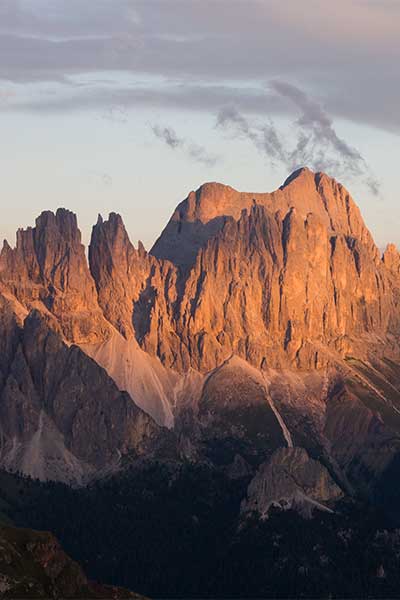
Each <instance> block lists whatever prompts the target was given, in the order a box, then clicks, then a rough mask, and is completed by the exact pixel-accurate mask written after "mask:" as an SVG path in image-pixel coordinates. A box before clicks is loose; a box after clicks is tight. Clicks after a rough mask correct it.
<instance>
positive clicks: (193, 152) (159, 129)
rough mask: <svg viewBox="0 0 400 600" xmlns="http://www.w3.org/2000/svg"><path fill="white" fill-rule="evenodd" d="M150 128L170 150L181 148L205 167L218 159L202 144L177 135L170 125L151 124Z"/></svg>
mask: <svg viewBox="0 0 400 600" xmlns="http://www.w3.org/2000/svg"><path fill="white" fill-rule="evenodd" d="M151 129H152V131H153V133H154V135H155V136H156V137H157V138H158V139H159V140H161V141H162V142H164V144H166V145H167V146H169V148H171V149H172V150H181V151H182V152H183V153H184V154H186V156H188V157H189V158H190V159H192V160H194V161H195V162H199V163H201V164H203V165H205V166H206V167H213V166H215V164H216V163H217V161H218V157H217V156H215V155H213V154H209V153H208V152H207V149H206V148H204V146H201V145H199V144H196V143H195V142H193V141H191V140H189V139H186V138H183V137H179V136H178V135H177V134H176V132H175V130H174V129H173V128H172V127H166V126H161V125H157V124H156V125H151Z"/></svg>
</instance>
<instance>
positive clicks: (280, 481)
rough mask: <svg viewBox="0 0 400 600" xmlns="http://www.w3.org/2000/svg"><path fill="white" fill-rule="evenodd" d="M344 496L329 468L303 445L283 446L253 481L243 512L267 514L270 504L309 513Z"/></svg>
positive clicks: (325, 508)
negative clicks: (314, 457) (298, 446)
mask: <svg viewBox="0 0 400 600" xmlns="http://www.w3.org/2000/svg"><path fill="white" fill-rule="evenodd" d="M342 496H343V492H342V490H341V489H340V488H339V487H338V486H337V485H336V484H335V482H334V481H333V480H332V478H331V477H330V475H329V473H328V471H327V470H326V469H325V467H323V466H322V465H321V464H320V463H319V462H318V461H316V460H313V459H311V458H309V456H308V454H307V452H306V451H305V450H304V449H303V448H280V449H279V450H276V452H275V453H274V454H273V456H272V457H271V458H270V459H269V460H268V461H266V462H265V463H263V464H262V465H261V466H260V468H259V470H258V471H257V473H256V475H255V477H254V478H253V479H252V481H251V482H250V485H249V488H248V491H247V500H246V501H244V502H243V504H242V512H243V513H249V512H256V513H258V514H259V515H260V516H261V517H262V518H265V517H267V516H268V511H269V509H270V508H271V506H273V505H274V506H281V507H283V508H297V509H298V510H300V511H301V512H302V513H303V514H305V515H306V516H308V515H310V513H312V511H313V510H314V509H318V510H329V509H328V508H327V507H326V506H325V503H327V502H336V501H337V500H339V499H340V498H341V497H342Z"/></svg>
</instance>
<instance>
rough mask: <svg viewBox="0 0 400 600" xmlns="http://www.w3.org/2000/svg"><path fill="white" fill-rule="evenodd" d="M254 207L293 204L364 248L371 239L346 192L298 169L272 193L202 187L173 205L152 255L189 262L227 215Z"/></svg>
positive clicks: (283, 210) (274, 208) (280, 208)
mask: <svg viewBox="0 0 400 600" xmlns="http://www.w3.org/2000/svg"><path fill="white" fill-rule="evenodd" d="M254 204H257V205H259V206H263V207H264V208H266V209H268V210H269V211H270V212H272V213H275V212H278V211H280V212H281V213H282V214H284V215H285V214H286V213H287V212H288V211H289V210H290V209H291V208H292V207H293V206H295V207H296V209H297V211H298V213H299V215H300V216H301V217H302V218H303V219H305V218H306V217H307V215H308V214H309V213H313V214H314V215H315V216H316V217H318V218H319V220H320V221H321V223H322V224H323V225H324V226H325V227H326V228H327V229H329V230H331V231H335V232H340V233H343V234H344V235H347V236H350V237H354V238H357V239H359V240H360V241H362V243H365V244H367V245H373V240H372V238H371V235H370V233H369V231H368V230H367V228H366V227H365V225H364V222H363V220H362V217H361V214H360V211H359V209H358V208H357V206H356V205H355V203H354V202H353V200H352V198H351V197H350V195H349V193H348V192H347V190H346V189H345V188H344V187H343V186H342V185H341V184H339V183H337V182H336V181H335V180H333V179H331V178H330V177H328V176H327V175H325V174H323V173H316V174H315V173H312V172H311V171H310V170H309V169H306V168H303V169H299V170H298V171H296V172H295V173H293V174H292V175H291V176H290V177H289V178H288V179H287V180H286V181H285V183H284V184H283V186H282V187H281V188H280V189H279V190H277V191H275V192H272V193H247V192H238V191H236V190H235V189H233V188H231V187H229V186H225V185H222V184H218V183H206V184H204V185H202V186H201V187H200V188H199V189H198V190H197V191H196V192H190V194H189V196H188V197H187V198H186V200H184V201H183V202H181V204H179V205H178V207H177V209H176V210H175V212H174V214H173V215H172V217H171V220H170V221H169V223H168V225H167V226H166V228H165V229H164V231H163V233H162V234H161V236H160V238H159V239H158V240H157V242H156V243H155V245H154V247H153V248H152V251H151V252H152V254H154V256H156V257H158V258H162V259H168V260H170V261H172V262H174V263H175V264H177V265H180V266H184V267H187V266H190V265H191V264H193V262H194V260H195V258H196V256H197V252H198V250H199V249H200V248H201V247H203V246H204V245H205V244H206V242H207V241H208V240H209V239H210V238H211V237H213V236H214V235H215V234H216V233H217V232H218V231H220V230H221V229H222V228H223V226H224V224H225V222H226V218H227V217H233V218H234V219H235V220H236V221H237V220H238V219H239V218H240V215H241V211H242V210H244V209H246V210H249V209H250V208H251V207H252V206H253V205H254Z"/></svg>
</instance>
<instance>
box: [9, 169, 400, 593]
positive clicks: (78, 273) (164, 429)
mask: <svg viewBox="0 0 400 600" xmlns="http://www.w3.org/2000/svg"><path fill="white" fill-rule="evenodd" d="M0 331H1V336H0V433H1V436H0V466H1V467H2V468H3V469H5V470H6V471H12V472H20V473H22V474H24V475H28V476H30V477H32V478H37V479H39V480H41V481H42V482H44V481H48V480H51V481H54V482H60V485H61V484H68V485H70V486H72V487H74V488H79V487H80V486H81V487H82V486H86V485H87V486H89V488H88V489H90V486H93V485H94V486H97V485H100V484H99V482H110V481H112V482H114V483H112V484H107V483H104V485H105V486H107V485H112V486H114V485H117V484H116V483H115V481H118V478H124V479H123V480H124V481H125V483H124V484H123V486H125V487H126V486H127V489H130V488H129V485H128V484H126V478H128V479H129V477H133V478H135V477H140V476H139V475H138V473H147V472H148V471H149V469H150V471H151V469H152V468H153V467H154V466H155V465H159V468H160V469H165V471H166V472H167V473H169V475H168V477H171V482H172V481H174V482H176V481H177V480H178V481H179V480H180V479H179V478H180V475H179V473H182V472H183V471H182V469H183V470H184V472H185V473H186V471H185V469H189V470H190V469H191V468H196V469H200V471H201V472H203V471H202V470H206V471H207V470H208V471H207V472H210V473H212V474H213V475H212V476H211V475H210V477H212V478H214V479H218V478H220V477H222V478H223V481H224V482H225V483H224V484H223V485H224V486H227V487H226V489H228V488H229V486H231V485H233V486H234V487H235V494H236V496H235V498H236V500H235V502H236V504H235V511H236V512H235V515H236V517H235V518H237V519H238V520H239V521H241V522H249V521H248V520H249V519H250V520H251V519H252V518H256V519H261V521H263V520H264V521H265V520H268V518H269V517H270V515H271V514H272V513H274V511H275V510H276V508H277V507H280V508H281V509H285V510H289V511H290V510H292V509H294V510H295V511H297V512H298V513H300V514H301V515H303V516H304V517H307V518H309V517H311V516H312V515H315V514H316V513H319V514H325V513H326V514H329V515H334V514H335V511H336V510H337V508H336V507H337V506H339V505H343V502H344V503H346V502H353V501H354V502H356V501H357V502H359V501H362V502H367V503H372V504H373V503H377V502H378V503H380V505H385V507H386V508H385V510H386V509H387V510H388V511H389V512H391V514H392V513H393V506H394V504H395V503H394V502H393V499H392V498H391V496H390V494H389V495H388V493H387V491H388V490H390V489H391V485H392V484H393V485H394V483H393V482H395V481H396V479H397V476H398V469H397V466H396V465H397V464H398V462H399V443H400V350H399V336H400V254H399V252H398V251H397V249H396V248H395V246H393V245H389V246H388V247H387V249H386V251H385V252H384V253H383V255H382V254H381V253H380V251H379V250H378V248H377V247H376V245H375V243H374V240H373V238H372V236H371V234H370V232H369V231H368V229H367V227H366V226H365V224H364V221H363V219H362V217H361V214H360V211H359V209H358V208H357V206H356V204H355V203H354V201H353V200H352V198H351V196H350V194H349V193H348V191H347V190H346V189H345V188H344V187H343V186H342V185H341V184H340V183H338V182H336V181H335V180H334V179H332V178H330V177H328V176H327V175H325V174H323V173H313V172H311V171H310V170H308V169H306V168H303V169H300V170H298V171H296V172H295V173H293V174H292V175H291V176H290V177H289V178H288V179H287V180H286V182H285V183H284V184H283V185H282V186H281V187H280V188H279V189H278V190H277V191H275V192H272V193H265V194H264V193H263V194H260V193H255V194H251V193H242V192H238V191H236V190H234V189H233V188H231V187H228V186H224V185H221V184H217V183H207V184H205V185H203V186H202V187H200V188H199V189H198V190H197V191H196V192H191V193H190V194H189V196H188V197H187V198H186V199H185V200H184V201H183V202H181V203H180V204H179V205H178V207H177V208H176V210H175V212H174V213H173V215H172V217H171V219H170V221H169V223H168V224H167V226H166V227H165V229H164V231H163V232H162V233H161V235H160V237H159V238H158V240H157V242H156V243H155V245H154V247H153V248H152V250H151V251H150V252H147V251H146V250H145V249H144V247H143V245H142V244H141V243H139V245H138V247H137V248H135V247H134V246H133V244H132V243H131V241H130V240H129V237H128V234H127V232H126V230H125V227H124V224H123V221H122V219H121V217H120V216H119V215H117V214H115V213H111V214H110V215H109V217H108V219H107V220H103V218H102V217H101V216H99V218H98V221H97V223H96V224H95V225H94V227H93V231H92V236H91V241H90V246H89V252H88V259H87V258H86V254H85V248H84V246H83V245H82V243H81V235H80V231H79V229H78V225H77V220H76V217H75V215H74V214H72V213H71V212H70V211H68V210H66V209H58V210H57V212H56V213H55V214H54V213H52V212H44V213H42V214H41V215H40V216H39V217H38V218H37V220H36V223H35V226H34V227H29V228H28V229H26V230H18V232H17V243H16V246H15V248H12V247H11V246H10V245H9V244H8V243H7V242H4V245H3V249H2V251H1V254H0ZM127 473H130V475H127ZM186 476H187V475H185V477H186ZM143 477H144V475H143ZM207 477H208V476H207ZM140 481H141V484H142V483H143V479H141V480H140ZM152 481H153V480H152ZM229 482H230V483H229ZM232 482H238V483H232ZM101 485H103V484H101ZM199 485H200V484H199ZM221 485H222V484H221ZM113 489H114V488H113ZM224 489H225V488H224ZM229 489H230V488H229ZM71 493H72V492H71ZM74 493H77V494H79V490H77V491H76V492H74ZM231 508H232V506H230V508H229V510H231ZM227 510H228V509H227ZM228 512H229V511H228ZM394 512H396V511H395V510H394ZM36 516H37V515H36ZM320 518H322V517H320ZM326 518H328V517H326ZM34 521H35V522H34V523H32V526H36V525H38V524H39V525H41V526H42V525H46V522H43V521H42V520H41V519H40V518H36V517H35V519H34ZM28 525H30V523H28ZM64 533H65V532H64ZM59 534H60V535H61V537H63V535H64V534H63V532H62V531H60V532H59ZM67 537H68V536H67ZM69 549H70V550H72V551H73V550H74V548H73V546H71V547H70V548H69ZM85 560H86V559H85ZM110 579H112V577H110ZM116 581H117V583H123V584H126V585H130V584H131V583H132V581H131V580H130V579H129V577H128V578H127V579H126V581H125V579H124V578H123V577H122V581H121V577H120V578H119V579H118V577H116ZM133 583H134V584H135V585H136V584H137V582H136V580H134V581H133ZM148 589H149V588H148V587H147V588H146V586H145V585H144V586H143V587H142V589H140V591H145V592H146V591H147V590H148ZM174 590H175V591H176V588H174V589H172V590H171V594H172V595H173V593H174ZM150 591H154V592H155V593H159V594H162V593H163V590H162V589H155V590H150ZM292 591H293V590H292ZM353 591H354V590H353ZM375 592H376V590H375ZM182 593H187V588H185V589H183V591H182ZM199 593H200V592H199ZM229 593H232V590H231V589H229Z"/></svg>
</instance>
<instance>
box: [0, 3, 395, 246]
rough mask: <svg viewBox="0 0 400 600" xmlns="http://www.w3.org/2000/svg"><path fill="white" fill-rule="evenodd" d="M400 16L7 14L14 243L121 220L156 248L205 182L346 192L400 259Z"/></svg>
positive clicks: (6, 105) (324, 9)
mask: <svg viewBox="0 0 400 600" xmlns="http://www.w3.org/2000/svg"><path fill="white" fill-rule="evenodd" d="M399 64H400V0H335V2H331V0H143V1H141V0H90V1H88V0H0V132H1V143H0V164H1V165H2V168H1V181H2V185H1V194H0V207H1V222H0V236H1V237H2V238H7V239H8V240H9V242H10V243H11V244H13V243H14V242H15V231H16V229H17V228H18V227H26V226H28V225H33V224H34V220H35V218H36V217H37V216H38V214H39V213H40V212H41V211H42V210H55V209H56V208H58V207H60V206H63V207H66V208H69V209H70V210H73V211H74V212H76V213H77V214H78V220H79V224H80V228H81V230H82V233H83V239H84V242H85V243H87V242H88V240H89V238H90V231H91V227H92V225H93V224H94V223H95V222H96V220H97V215H98V213H101V214H102V215H103V216H104V217H106V216H107V215H108V213H109V212H111V211H115V212H119V213H120V214H121V215H122V216H123V219H124V221H125V224H126V227H127V230H128V233H129V235H130V237H131V239H132V241H133V242H134V243H136V242H137V240H139V239H141V240H142V241H143V243H144V244H145V246H146V247H147V248H148V249H149V248H150V247H151V245H152V244H153V242H154V241H155V239H156V238H157V236H158V235H159V234H160V232H161V230H162V229H163V227H164V226H165V224H166V222H167V220H168V219H169V217H170V216H171V213H172V211H173V209H174V208H175V206H176V205H177V204H178V202H180V201H181V200H183V199H184V198H185V197H186V196H187V194H188V192H189V191H190V190H192V189H197V188H198V187H199V186H200V185H201V184H202V183H204V182H206V181H220V182H222V183H226V184H228V185H231V186H233V187H235V188H236V189H240V190H243V191H250V192H251V191H253V192H258V191H259V192H261V191H272V190H274V189H276V188H277V187H279V185H281V184H282V183H283V181H284V180H285V179H286V178H287V176H288V175H289V174H290V173H291V172H292V171H293V170H295V169H296V168H298V167H300V166H303V165H306V166H309V167H310V168H312V169H314V170H323V171H326V172H327V173H328V174H329V175H331V176H333V177H335V178H337V179H338V180H339V181H341V182H342V183H343V184H344V185H345V186H346V187H347V188H348V189H349V191H350V192H351V194H352V196H353V197H354V199H355V200H356V202H357V204H358V205H359V206H360V208H361V210H362V213H363V215H364V218H365V220H366V222H367V225H368V226H369V228H370V229H371V231H372V233H373V235H374V237H375V240H376V242H377V244H378V246H380V247H383V246H384V245H385V244H386V243H387V242H394V243H396V244H398V245H399V244H400V203H399V201H400V192H399V190H400V186H399V184H398V181H397V179H398V162H399V157H400V108H399V107H400V77H399Z"/></svg>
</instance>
